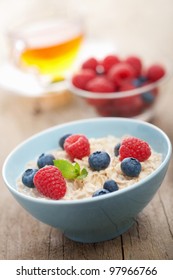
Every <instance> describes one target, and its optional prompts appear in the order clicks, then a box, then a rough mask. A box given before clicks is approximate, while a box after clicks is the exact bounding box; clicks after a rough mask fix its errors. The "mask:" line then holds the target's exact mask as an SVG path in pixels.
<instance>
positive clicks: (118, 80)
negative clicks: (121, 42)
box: [108, 62, 135, 86]
mask: <svg viewBox="0 0 173 280" xmlns="http://www.w3.org/2000/svg"><path fill="white" fill-rule="evenodd" d="M134 77H135V73H134V70H133V67H132V66H130V65H129V64H128V63H125V62H121V63H119V64H117V65H115V66H113V67H112V68H111V69H110V71H109V72H108V78H109V80H110V81H112V82H113V83H114V84H115V85H118V86H121V85H122V84H124V83H127V82H130V81H131V80H132V79H133V78H134Z"/></svg>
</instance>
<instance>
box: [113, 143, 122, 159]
mask: <svg viewBox="0 0 173 280" xmlns="http://www.w3.org/2000/svg"><path fill="white" fill-rule="evenodd" d="M120 147H121V143H118V144H117V145H115V147H114V154H115V156H116V157H118V156H119V149H120Z"/></svg>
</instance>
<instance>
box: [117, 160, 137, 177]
mask: <svg viewBox="0 0 173 280" xmlns="http://www.w3.org/2000/svg"><path fill="white" fill-rule="evenodd" d="M121 170H122V172H123V173H124V174H125V175H126V176H129V177H138V176H139V174H140V172H141V163H140V162H139V160H137V159H136V158H133V157H128V158H125V159H123V161H122V162H121Z"/></svg>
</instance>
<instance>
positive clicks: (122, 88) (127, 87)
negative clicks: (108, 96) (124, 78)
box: [119, 84, 136, 91]
mask: <svg viewBox="0 0 173 280" xmlns="http://www.w3.org/2000/svg"><path fill="white" fill-rule="evenodd" d="M135 88H136V87H135V86H134V85H132V84H123V85H122V86H120V87H119V91H128V90H133V89H135Z"/></svg>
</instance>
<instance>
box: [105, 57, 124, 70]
mask: <svg viewBox="0 0 173 280" xmlns="http://www.w3.org/2000/svg"><path fill="white" fill-rule="evenodd" d="M119 62H120V59H119V57H118V56H116V55H108V56H106V57H105V58H104V59H103V61H102V65H103V67H104V70H105V72H108V71H109V70H110V69H111V68H112V67H113V66H114V65H116V64H118V63H119Z"/></svg>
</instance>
